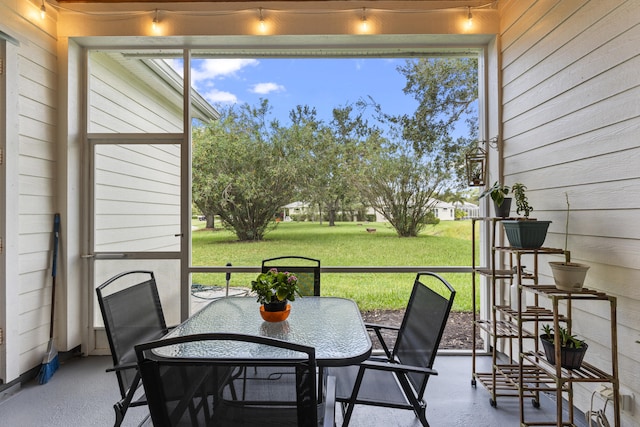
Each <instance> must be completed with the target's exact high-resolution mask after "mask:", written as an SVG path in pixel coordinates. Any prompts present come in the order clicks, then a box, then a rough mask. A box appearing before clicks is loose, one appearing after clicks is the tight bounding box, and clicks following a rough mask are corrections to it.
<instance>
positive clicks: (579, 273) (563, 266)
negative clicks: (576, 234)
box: [549, 193, 589, 292]
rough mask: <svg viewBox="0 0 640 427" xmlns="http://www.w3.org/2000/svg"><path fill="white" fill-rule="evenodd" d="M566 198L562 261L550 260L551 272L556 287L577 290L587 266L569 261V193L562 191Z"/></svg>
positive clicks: (582, 281)
mask: <svg viewBox="0 0 640 427" xmlns="http://www.w3.org/2000/svg"><path fill="white" fill-rule="evenodd" d="M564 195H565V198H566V200H567V220H566V223H565V228H564V262H562V261H550V262H549V266H550V267H551V273H552V274H553V280H554V282H555V283H556V288H558V289H560V290H562V291H568V292H579V291H580V290H581V289H582V286H583V285H584V279H585V277H586V276H587V270H589V266H588V265H586V264H579V263H577V262H571V251H569V250H568V241H569V211H570V208H571V205H570V204H569V194H567V193H564Z"/></svg>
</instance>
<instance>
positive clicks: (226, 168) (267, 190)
mask: <svg viewBox="0 0 640 427" xmlns="http://www.w3.org/2000/svg"><path fill="white" fill-rule="evenodd" d="M268 112H269V105H268V102H267V101H266V100H262V101H261V103H260V105H259V106H258V107H251V106H249V105H247V104H243V105H242V106H240V107H229V108H227V109H222V111H221V115H220V119H219V120H218V121H215V122H211V123H209V124H208V125H207V126H206V127H205V128H204V129H202V130H198V131H197V132H195V133H194V136H193V171H194V174H193V178H192V181H193V199H194V203H196V204H197V205H198V206H199V207H200V209H201V210H203V212H204V213H205V215H207V216H208V215H209V214H213V213H215V214H218V215H219V216H220V218H221V220H222V222H223V224H224V226H225V227H227V228H229V229H231V230H233V231H234V232H235V234H236V236H237V237H238V239H239V240H241V241H250V240H262V238H263V237H264V234H265V233H266V232H267V231H268V229H269V228H270V227H271V226H275V222H273V220H274V218H275V215H276V213H277V212H278V209H279V208H280V207H281V206H283V205H285V204H287V203H289V202H290V200H291V198H292V196H293V194H294V192H295V185H296V180H297V174H296V167H295V162H296V160H297V156H296V155H295V151H294V150H292V148H291V147H290V146H289V145H288V139H287V138H284V137H283V130H282V129H281V128H280V127H279V125H278V123H277V122H271V123H267V116H268Z"/></svg>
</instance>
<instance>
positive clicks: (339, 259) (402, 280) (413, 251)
mask: <svg viewBox="0 0 640 427" xmlns="http://www.w3.org/2000/svg"><path fill="white" fill-rule="evenodd" d="M203 224H204V223H202V222H198V221H194V226H196V227H199V228H200V229H199V230H198V231H194V233H193V265H208V266H220V265H225V264H226V263H227V262H231V263H232V264H233V265H236V266H241V265H242V266H256V265H260V262H261V260H262V259H263V258H270V257H275V256H282V255H303V256H308V257H312V258H318V259H320V260H321V262H322V265H323V266H358V265H360V266H396V265H397V266H403V265H409V266H417V265H422V266H439V265H443V266H447V265H451V266H469V265H470V263H471V223H470V221H442V222H441V223H440V224H438V225H435V226H428V227H427V228H425V230H424V231H423V232H422V233H421V235H420V236H418V237H416V238H399V237H397V235H396V233H395V231H394V230H393V229H392V228H391V227H390V226H389V225H388V224H385V223H367V224H363V225H358V224H357V223H351V222H349V223H347V222H342V223H338V224H337V225H336V226H335V227H329V226H328V223H326V222H325V223H323V224H322V225H320V224H318V223H311V222H304V223H298V222H288V223H280V224H279V225H278V227H277V228H276V229H275V230H273V231H271V232H269V233H268V234H267V235H266V237H265V239H264V241H262V242H250V243H244V242H242V243H241V242H238V241H237V240H236V238H235V235H234V234H233V233H231V232H228V231H211V230H203V229H202V226H203ZM366 228H375V229H376V232H375V233H368V232H367V231H366ZM254 276H255V275H254V274H234V275H233V276H232V278H231V286H246V285H247V284H248V283H249V282H250V281H251V280H252V279H253V278H254ZM443 276H444V277H445V278H446V279H447V280H448V281H449V282H450V283H451V284H452V285H453V287H454V288H455V289H456V291H457V295H456V300H455V304H454V310H457V311H470V310H471V307H472V306H471V283H470V282H471V276H470V274H462V273H460V274H445V275H443ZM414 277H415V275H414V274H389V273H383V274H338V273H332V274H328V273H325V274H323V275H322V294H323V295H328V296H341V297H346V298H351V299H353V300H355V301H356V302H357V303H358V306H359V307H360V308H361V309H362V310H372V309H398V308H403V307H405V306H406V303H407V300H408V298H409V293H410V291H411V286H412V284H413V278H414ZM193 281H194V283H201V284H208V285H223V284H224V283H225V281H224V275H223V274H222V273H217V274H195V275H194V279H193Z"/></svg>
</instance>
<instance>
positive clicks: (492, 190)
mask: <svg viewBox="0 0 640 427" xmlns="http://www.w3.org/2000/svg"><path fill="white" fill-rule="evenodd" d="M507 194H509V187H508V186H506V185H502V184H500V183H499V182H498V181H496V182H495V183H494V184H493V185H492V186H491V187H489V188H487V189H486V190H484V191H483V192H482V194H480V198H483V197H485V196H490V197H491V200H493V209H494V211H495V213H496V216H497V217H500V218H506V217H508V216H509V212H510V211H511V197H506V196H507Z"/></svg>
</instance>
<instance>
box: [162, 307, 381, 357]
mask: <svg viewBox="0 0 640 427" xmlns="http://www.w3.org/2000/svg"><path fill="white" fill-rule="evenodd" d="M289 304H291V314H290V315H289V318H288V319H287V320H284V321H282V322H276V323H270V322H266V321H264V320H262V317H261V316H260V310H259V309H260V304H258V303H257V302H256V300H255V298H253V297H226V298H221V299H219V300H215V301H212V302H211V303H210V304H209V305H207V306H206V307H204V308H203V309H202V310H200V311H199V312H197V313H195V314H194V315H193V316H191V317H190V318H189V319H187V320H185V321H184V322H183V323H182V324H180V325H179V326H177V327H176V328H174V329H173V330H172V331H171V332H170V333H169V334H167V335H166V337H175V336H182V335H193V334H202V333H213V332H227V333H236V334H247V335H262V336H266V337H270V338H277V339H281V340H285V341H290V342H294V343H297V344H302V345H307V346H311V347H314V348H315V349H316V361H317V364H318V366H344V365H352V364H358V363H360V362H362V361H364V360H366V359H367V358H368V357H369V355H370V354H371V340H370V339H369V334H368V333H367V330H366V328H365V326H364V322H363V321H362V317H361V316H360V311H359V310H358V306H357V305H356V303H355V302H354V301H352V300H349V299H345V298H335V297H309V296H307V297H302V298H298V299H296V300H295V301H292V302H290V303H289ZM154 353H155V354H156V355H157V356H160V357H190V358H192V357H203V358H234V357H236V358H244V357H256V358H261V359H264V358H271V357H273V358H288V357H295V356H293V355H291V353H292V352H290V351H287V350H284V349H275V348H272V347H264V346H260V345H258V344H252V343H238V342H230V341H201V342H199V343H188V344H180V345H175V346H170V347H163V348H161V349H155V350H154ZM294 353H295V352H294Z"/></svg>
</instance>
